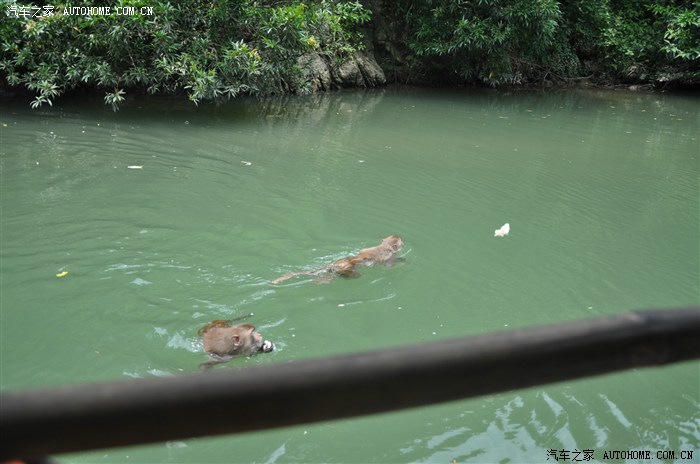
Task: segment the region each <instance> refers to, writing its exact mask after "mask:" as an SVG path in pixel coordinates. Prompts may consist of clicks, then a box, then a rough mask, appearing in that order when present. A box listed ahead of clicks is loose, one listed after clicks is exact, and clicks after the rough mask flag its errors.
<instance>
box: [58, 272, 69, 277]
mask: <svg viewBox="0 0 700 464" xmlns="http://www.w3.org/2000/svg"><path fill="white" fill-rule="evenodd" d="M67 275H68V271H63V272H59V273H58V274H56V277H65V276H67Z"/></svg>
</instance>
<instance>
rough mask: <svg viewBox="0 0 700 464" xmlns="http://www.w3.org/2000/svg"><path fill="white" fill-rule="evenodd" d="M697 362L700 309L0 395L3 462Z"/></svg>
mask: <svg viewBox="0 0 700 464" xmlns="http://www.w3.org/2000/svg"><path fill="white" fill-rule="evenodd" d="M697 358H700V308H685V309H665V310H647V311H635V312H630V313H625V314H622V315H617V316H611V317H602V318H597V319H590V320H583V321H576V322H567V323H563V324H556V325H548V326H542V327H535V328H527V329H520V330H512V331H508V332H501V333H495V334H488V335H478V336H471V337H465V338H460V339H455V340H450V341H444V342H435V343H427V344H423V345H417V346H410V347H405V348H395V349H388V350H381V351H374V352H368V353H361V354H352V355H345V356H334V357H329V358H322V359H311V360H304V361H295V362H289V363H281V364H270V365H265V366H254V367H249V368H245V369H225V368H224V369H218V370H212V371H209V372H202V373H197V374H189V375H181V376H174V377H171V378H152V379H141V380H128V381H117V382H109V383H102V384H92V385H80V386H67V387H62V388H52V389H48V390H38V391H8V392H3V393H2V394H0V437H1V438H0V440H1V444H0V461H2V460H6V459H9V458H31V457H40V456H49V455H55V454H60V453H67V452H76V451H85V450H91V449H98V448H109V447H117V446H127V445H137V444H143V443H151V442H158V441H166V440H175V439H184V438H188V437H196V436H205V435H219V434H228V433H239V432H247V431H253V430H261V429H270V428H275V427H284V426H290V425H296V424H304V423H309V422H316V421H324V420H331V419H340V418H345V417H354V416H360V415H365V414H374V413H380V412H386V411H393V410H398V409H403V408H410V407H416V406H422V405H427V404H434V403H441V402H445V401H452V400H457V399H462V398H470V397H474V396H479V395H485V394H491V393H497V392H503V391H507V390H513V389H518V388H525V387H531V386H534V385H542V384H548V383H552V382H560V381H563V380H570V379H576V378H581V377H588V376H592V375H600V374H605V373H609V372H614V371H620V370H625V369H631V368H637V367H646V366H659V365H663V364H669V363H675V362H679V361H686V360H691V359H697ZM650 375H653V374H650Z"/></svg>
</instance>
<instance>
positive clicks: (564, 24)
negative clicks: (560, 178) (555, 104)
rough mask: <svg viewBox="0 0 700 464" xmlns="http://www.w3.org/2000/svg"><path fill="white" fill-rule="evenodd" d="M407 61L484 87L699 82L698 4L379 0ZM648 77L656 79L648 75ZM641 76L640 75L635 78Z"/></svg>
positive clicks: (607, 0) (633, 0) (663, 1)
mask: <svg viewBox="0 0 700 464" xmlns="http://www.w3.org/2000/svg"><path fill="white" fill-rule="evenodd" d="M385 4H386V5H385V8H384V10H385V11H392V12H393V18H392V21H393V22H394V23H397V24H399V27H400V28H401V29H402V30H403V31H404V32H405V36H406V44H407V47H408V49H409V50H410V53H411V55H410V56H409V58H410V59H411V64H412V66H413V67H414V68H415V69H418V70H421V71H422V72H423V73H424V74H435V73H436V71H441V72H442V75H443V76H446V77H450V76H451V77H452V79H453V80H460V81H474V80H478V81H482V82H485V83H488V84H491V85H498V84H502V83H520V82H523V81H533V80H541V79H552V78H554V79H563V78H573V77H577V76H582V75H589V74H593V73H598V74H604V75H605V76H606V77H608V78H609V79H612V80H619V79H624V78H625V77H635V78H640V77H644V73H646V75H647V76H648V77H650V74H651V73H657V74H658V73H660V72H664V71H668V72H670V71H674V72H684V73H685V76H686V77H687V78H688V79H689V80H692V81H694V82H700V74H698V65H699V64H700V6H699V4H698V2H694V3H693V4H692V5H691V3H690V2H683V1H674V0H655V1H651V0H600V1H595V2H591V1H588V0H472V1H450V0H436V1H431V0H413V1H411V0H408V1H407V0H387V1H386V2H385ZM657 77H658V76H657ZM642 80H644V79H642Z"/></svg>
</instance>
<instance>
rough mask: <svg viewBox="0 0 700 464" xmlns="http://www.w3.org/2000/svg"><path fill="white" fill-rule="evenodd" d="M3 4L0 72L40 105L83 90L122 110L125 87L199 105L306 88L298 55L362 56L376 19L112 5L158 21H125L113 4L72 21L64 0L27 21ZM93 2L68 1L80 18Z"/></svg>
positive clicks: (315, 11)
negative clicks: (179, 96) (368, 25)
mask: <svg viewBox="0 0 700 464" xmlns="http://www.w3.org/2000/svg"><path fill="white" fill-rule="evenodd" d="M0 3H2V10H3V11H2V13H3V14H5V13H7V15H6V17H4V18H3V21H2V26H0V27H1V29H0V42H1V45H0V46H1V47H2V57H1V59H0V72H2V73H3V74H4V76H3V77H4V80H5V81H6V82H7V84H9V85H10V86H18V85H23V86H25V87H26V88H28V89H30V90H32V91H34V92H36V94H37V97H36V99H35V100H34V101H33V103H32V105H33V106H34V107H36V106H39V105H41V104H43V103H49V104H50V103H51V101H52V99H54V98H55V97H56V96H58V95H59V94H61V93H63V92H65V91H66V90H70V89H74V88H77V87H87V88H99V89H105V90H106V91H107V95H106V96H105V102H106V103H109V104H112V106H113V107H114V108H115V109H116V108H117V105H118V103H120V102H121V101H122V100H123V99H124V94H125V91H126V89H137V90H143V91H147V92H148V93H152V94H155V93H177V92H181V91H183V90H184V91H186V92H187V93H188V95H189V98H190V99H191V100H192V101H194V102H195V103H196V102H199V101H200V100H204V99H210V100H211V99H217V98H222V97H224V98H225V97H234V96H236V95H238V94H240V93H242V92H243V93H250V94H270V93H275V92H285V91H289V90H296V91H301V92H303V91H304V82H303V81H302V80H301V79H300V76H301V73H300V71H299V69H298V68H297V66H296V58H297V57H298V56H300V55H302V54H304V53H307V52H310V51H318V52H322V53H329V54H333V55H334V56H343V54H347V53H351V52H353V51H355V50H356V49H357V48H358V47H360V46H361V44H360V40H359V39H360V38H361V37H360V36H359V34H358V33H357V32H355V31H353V27H354V26H355V25H356V24H358V23H361V22H365V21H367V20H368V19H369V17H370V16H369V11H368V10H366V9H364V8H362V6H361V5H360V4H359V3H358V2H355V1H345V2H331V1H326V0H317V1H307V2H305V3H302V2H298V1H255V2H250V1H247V0H230V1H226V0H212V1H192V2H177V3H176V4H173V3H169V2H162V1H158V2H154V1H141V0H120V1H117V2H115V4H116V5H118V6H119V7H120V8H124V7H135V8H136V11H137V12H140V11H141V9H142V8H145V7H153V12H152V13H153V14H151V15H141V14H134V15H118V14H114V12H115V10H114V8H112V14H109V15H105V14H102V15H99V14H95V15H85V14H76V15H68V14H63V13H64V12H65V8H66V6H67V4H65V3H64V2H60V3H56V4H54V9H53V14H51V15H47V16H42V15H39V14H37V15H36V17H29V18H27V17H22V16H21V15H19V16H18V15H16V14H14V15H13V14H10V5H11V4H12V3H11V2H10V1H8V0H2V2H0ZM25 5H30V4H25ZM90 6H93V7H94V6H95V2H90V1H73V2H71V3H70V7H71V8H78V10H77V12H79V13H80V11H81V10H79V8H80V7H90ZM15 11H16V7H15V9H14V10H12V13H14V12H15ZM27 11H28V12H29V14H30V16H31V15H32V14H34V13H39V8H38V7H35V9H34V10H31V9H30V10H27ZM85 11H86V10H82V12H83V13H84V12H85ZM144 12H148V10H147V9H144Z"/></svg>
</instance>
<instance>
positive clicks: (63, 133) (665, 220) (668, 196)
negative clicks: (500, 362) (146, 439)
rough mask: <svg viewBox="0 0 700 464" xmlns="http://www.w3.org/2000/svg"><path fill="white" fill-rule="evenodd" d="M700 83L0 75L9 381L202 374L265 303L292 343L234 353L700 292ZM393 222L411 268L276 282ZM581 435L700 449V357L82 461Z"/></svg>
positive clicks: (461, 458)
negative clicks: (248, 84)
mask: <svg viewBox="0 0 700 464" xmlns="http://www.w3.org/2000/svg"><path fill="white" fill-rule="evenodd" d="M698 102H700V100H699V99H698V98H697V95H691V94H685V95H683V94H681V95H673V94H665V93H641V92H640V93H633V92H626V91H625V92H622V91H599V90H596V91H588V90H585V91H584V90H575V91H574V90H571V91H557V92H550V93H541V92H535V91H532V92H517V93H497V92H490V91H483V92H482V91H478V92H475V91H465V90H416V89H383V90H374V91H367V92H342V93H334V94H325V95H315V96H311V97H303V98H302V97H285V98H274V99H265V100H253V99H241V100H237V101H233V102H230V103H227V104H225V105H221V106H214V105H200V106H199V107H195V106H193V105H192V104H190V103H189V102H186V101H182V100H174V99H172V100H171V99H150V98H140V99H136V100H135V101H133V102H130V103H129V104H128V105H125V106H123V107H122V109H121V110H120V111H119V112H118V113H114V112H112V111H111V109H109V108H108V107H103V106H102V105H101V104H100V103H99V102H97V103H94V102H83V103H80V102H78V101H63V100H59V101H58V102H57V103H56V104H55V107H53V108H51V107H42V108H40V109H37V110H30V109H29V106H28V104H27V103H26V102H14V101H7V100H6V101H2V102H0V107H1V108H2V109H1V110H0V120H1V121H0V122H1V124H2V125H1V127H0V136H1V137H0V176H1V177H0V180H1V182H0V194H1V197H0V207H1V209H0V219H1V223H0V232H1V243H0V278H1V280H0V316H1V323H0V348H1V356H0V368H1V376H0V387H1V388H2V389H3V390H16V389H25V388H37V387H49V386H59V385H66V384H77V383H83V382H94V381H104V380H115V379H125V378H126V379H128V378H148V377H153V376H172V375H178V374H181V373H189V372H195V371H196V370H197V366H198V365H199V363H201V362H203V361H204V360H206V356H205V355H204V354H203V352H202V346H201V342H200V340H199V339H198V337H197V329H198V328H200V327H201V326H203V325H204V324H205V323H207V322H209V321H211V320H214V319H228V318H235V317H238V316H242V315H245V314H251V313H252V314H253V315H252V316H250V317H249V318H248V322H251V323H253V324H255V325H257V326H258V329H259V330H260V331H261V332H262V333H263V334H264V335H265V337H266V338H269V339H270V340H273V341H274V342H275V344H276V347H277V349H276V350H275V351H274V352H273V353H270V354H265V355H260V356H256V357H253V358H249V359H237V360H234V361H232V362H230V363H228V364H227V365H225V366H222V367H221V368H223V369H239V368H241V367H245V366H251V365H267V364H274V363H284V362H287V361H290V360H298V359H309V358H315V357H321V356H325V355H331V354H340V353H352V352H359V351H366V350H372V349H378V348H383V347H393V346H404V345H410V344H415V343H421V342H427V341H434V340H442V339H448V338H453V337H459V336H466V335H472V334H484V333H489V332H495V331H501V330H508V329H511V328H520V327H530V326H534V325H540V324H549V323H556V322H563V321H573V320H579V319H586V318H591V317H598V316H605V315H613V314H619V313H622V312H627V311H629V310H633V309H642V308H670V307H678V306H688V305H698V304H700V270H699V267H700V250H699V247H700V223H699V214H700V185H699V184H700V180H699V179H700V167H699V166H700V163H699V156H700V105H698ZM504 223H509V224H510V227H511V230H510V234H509V235H508V236H506V237H504V238H496V237H494V230H495V229H498V228H499V227H501V226H502V225H503V224H504ZM390 234H399V235H401V236H402V237H403V239H404V241H405V243H406V246H405V248H404V249H403V250H402V252H401V256H403V257H404V258H405V261H404V262H402V263H400V264H399V265H397V266H393V267H389V268H387V267H382V266H378V267H372V268H366V269H363V270H362V271H361V272H362V276H361V277H360V278H358V279H350V280H337V281H334V282H331V283H330V284H327V285H317V284H315V283H314V282H313V279H312V278H304V277H301V278H299V279H296V280H290V281H288V282H285V283H284V284H281V285H278V286H272V285H270V281H271V280H273V279H274V278H276V277H278V276H279V275H281V274H284V273H287V272H293V271H300V270H310V269H314V268H316V267H320V266H322V265H323V264H325V263H327V262H329V261H333V260H335V259H338V258H341V257H343V256H347V255H348V254H352V253H355V252H357V251H358V250H359V249H361V248H365V247H368V246H372V245H376V244H378V243H379V241H380V240H381V238H382V237H385V236H387V235H390ZM58 276H61V277H58ZM435 380H436V382H439V379H435ZM396 388H397V389H400V388H401V386H400V385H397V387H396ZM584 449H586V450H593V452H594V453H593V461H597V462H621V461H614V460H612V461H611V460H608V459H604V452H605V451H606V450H630V449H634V450H650V451H651V454H652V457H654V458H655V457H656V452H657V451H660V450H668V451H674V452H675V455H674V456H675V457H674V458H673V459H658V460H654V459H652V460H651V461H644V460H627V461H626V462H670V461H675V462H695V463H698V462H700V364H699V363H698V362H697V361H695V362H688V363H683V364H678V365H674V366H671V367H663V368H658V369H639V370H631V371H627V372H624V373H618V374H613V375H606V376H603V377H596V378H589V379H584V380H578V381H571V382H564V383H560V384H556V385H548V386H543V387H535V388H531V389H527V390H522V391H515V392H510V393H503V394H497V395H489V396H485V397H482V398H477V399H471V400H466V401H459V402H454V403H449V404H445V405H439V406H434V407H425V408H418V409H414V410H408V411H403V412H398V413H391V414H382V415H378V416H372V417H367V418H359V419H352V420H342V421H334V422H328V423H322V424H314V425H306V426H300V427H291V428H287V429H280V430H274V431H267V432H262V433H255V434H244V435H239V436H227V437H220V438H213V439H212V438H201V439H191V440H186V441H174V442H169V443H164V444H155V445H149V446H143V447H135V448H125V449H111V450H102V451H95V452H90V453H78V454H72V455H67V456H60V461H61V462H65V463H88V462H90V463H94V462H104V463H111V462H114V463H117V462H119V463H121V462H174V463H189V462H208V463H209V462H211V463H214V462H267V463H275V462H391V463H393V462H431V463H433V462H435V463H449V462H450V461H451V460H452V459H456V460H457V462H459V463H466V462H473V463H496V462H523V463H540V462H546V461H548V460H549V461H553V460H554V459H553V457H552V456H551V455H549V454H548V452H549V451H550V450H568V451H571V452H573V451H574V450H577V451H579V452H580V451H582V450H584ZM689 450H694V451H695V453H694V454H693V456H692V458H691V459H681V454H680V453H681V451H689ZM684 456H686V457H688V455H687V454H685V455H684ZM572 457H573V455H571V456H570V460H571V458H572ZM548 458H549V459H548Z"/></svg>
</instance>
